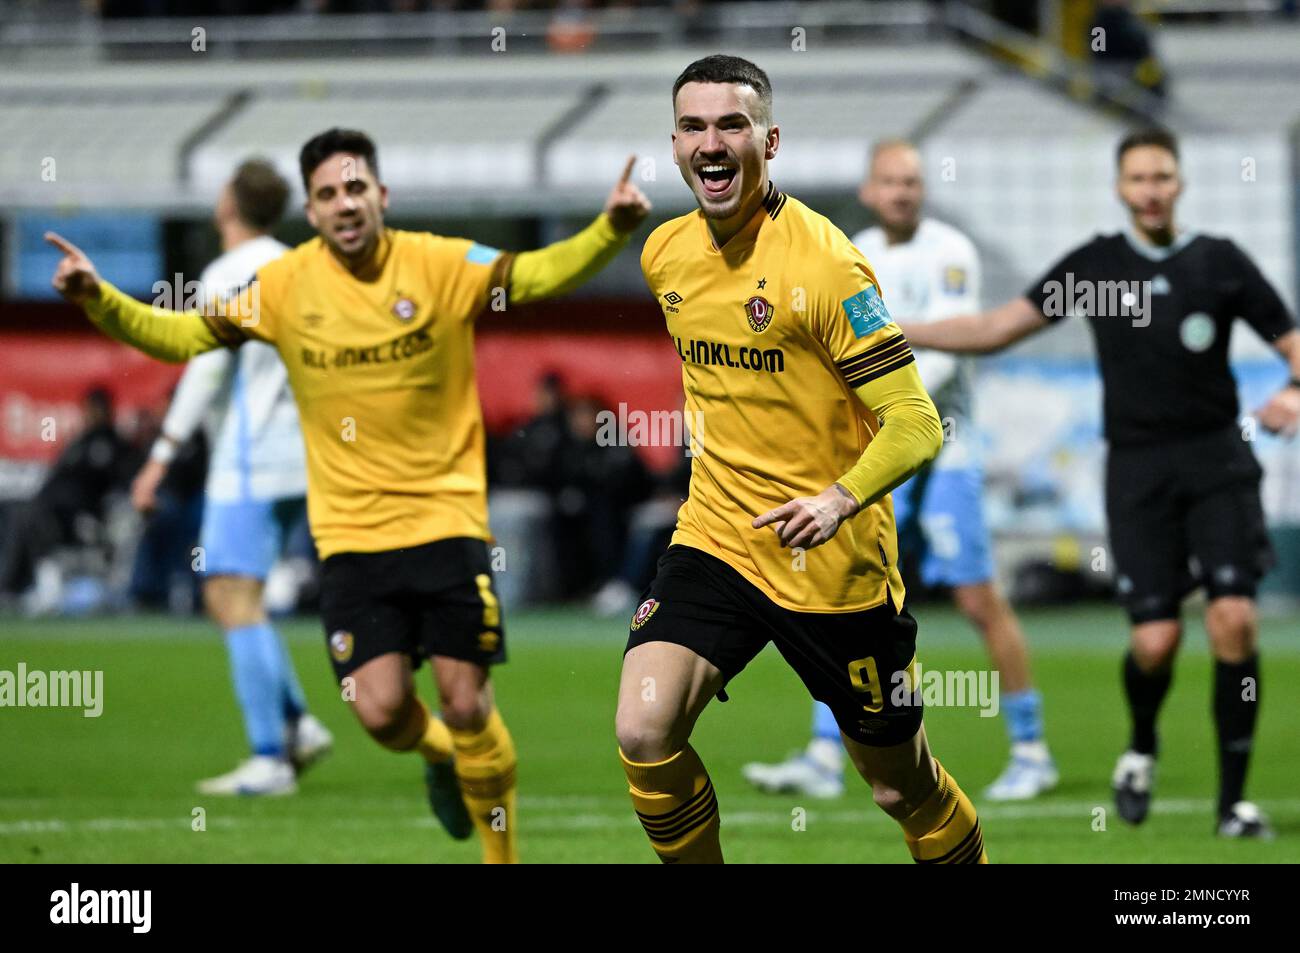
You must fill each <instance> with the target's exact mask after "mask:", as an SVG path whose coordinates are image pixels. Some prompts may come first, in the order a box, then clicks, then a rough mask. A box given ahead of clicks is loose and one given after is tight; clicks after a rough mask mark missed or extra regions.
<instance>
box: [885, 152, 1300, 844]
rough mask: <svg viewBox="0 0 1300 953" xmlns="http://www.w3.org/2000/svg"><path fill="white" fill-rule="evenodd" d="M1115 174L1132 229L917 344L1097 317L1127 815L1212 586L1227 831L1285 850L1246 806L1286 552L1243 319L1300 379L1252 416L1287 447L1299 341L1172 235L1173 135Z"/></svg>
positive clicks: (1147, 794)
mask: <svg viewBox="0 0 1300 953" xmlns="http://www.w3.org/2000/svg"><path fill="white" fill-rule="evenodd" d="M1116 162H1117V166H1118V176H1117V184H1116V185H1117V191H1118V194H1119V198H1120V200H1121V201H1122V202H1123V203H1124V204H1125V205H1126V206H1127V207H1128V211H1129V214H1130V217H1131V228H1130V229H1129V230H1127V231H1126V232H1123V233H1118V234H1114V235H1099V236H1097V237H1096V238H1094V239H1093V240H1092V241H1090V242H1088V243H1086V244H1084V245H1080V246H1079V247H1078V248H1076V249H1075V250H1074V251H1072V252H1070V253H1069V254H1068V255H1066V256H1065V257H1064V258H1063V259H1061V261H1060V262H1058V263H1057V264H1056V265H1055V266H1054V267H1053V268H1052V269H1051V270H1050V271H1048V273H1047V274H1046V275H1044V276H1043V278H1042V280H1041V281H1039V282H1037V283H1035V284H1034V285H1033V286H1032V287H1031V288H1030V289H1029V290H1028V291H1027V292H1025V295H1024V296H1023V297H1020V298H1016V299H1015V300H1014V301H1011V302H1009V303H1007V304H1005V305H1002V306H1001V307H999V308H995V309H993V310H991V311H987V312H985V313H983V314H977V315H968V316H962V317H956V318H951V319H949V320H946V321H936V322H933V323H927V324H909V325H907V326H905V327H904V328H903V331H904V333H905V334H906V335H907V338H908V340H909V341H910V342H911V344H912V346H913V347H929V348H935V349H938V350H943V351H953V352H961V353H977V354H978V353H988V352H990V351H996V350H999V349H1001V348H1004V347H1006V346H1008V345H1010V344H1013V343H1014V342H1016V341H1018V340H1020V339H1021V338H1023V337H1027V336H1028V335H1030V334H1033V333H1034V332H1036V331H1041V330H1043V329H1044V328H1046V327H1049V326H1051V325H1052V324H1054V323H1055V322H1057V321H1059V320H1061V319H1062V318H1065V317H1069V316H1072V315H1078V316H1082V317H1086V318H1087V319H1088V323H1089V324H1090V325H1091V327H1092V331H1093V335H1094V336H1095V338H1096V343H1097V358H1098V362H1099V364H1100V369H1101V379H1102V389H1103V392H1104V395H1105V396H1104V402H1103V418H1104V423H1105V434H1106V439H1107V441H1108V442H1109V453H1108V455H1107V462H1106V515H1107V521H1108V522H1109V524H1110V540H1111V549H1112V551H1113V553H1114V557H1115V564H1116V568H1117V588H1118V591H1119V595H1120V598H1121V599H1122V601H1123V603H1124V606H1125V608H1126V609H1127V610H1128V614H1129V618H1130V619H1131V621H1132V625H1133V629H1132V642H1131V645H1130V648H1129V651H1128V654H1127V655H1126V656H1125V658H1124V670H1123V681H1124V692H1125V695H1126V697H1127V698H1128V706H1129V713H1130V715H1131V718H1132V722H1133V735H1132V740H1131V741H1130V743H1129V750H1127V751H1126V752H1125V753H1124V754H1123V755H1121V756H1120V759H1119V762H1118V764H1117V765H1116V767H1115V774H1114V780H1113V783H1114V788H1115V800H1116V806H1117V808H1118V810H1119V813H1120V816H1121V817H1123V818H1124V819H1125V820H1126V821H1129V822H1130V823H1133V824H1138V823H1141V822H1142V821H1143V820H1144V819H1145V818H1146V815H1147V809H1148V807H1149V806H1150V801H1151V790H1152V784H1153V781H1154V776H1155V757H1156V752H1157V743H1156V715H1157V713H1158V712H1159V710H1160V705H1161V703H1162V702H1163V701H1164V697H1165V694H1166V693H1167V692H1168V690H1169V684H1170V681H1171V679H1172V676H1173V661H1174V655H1175V654H1176V653H1177V651H1178V643H1179V640H1180V639H1181V637H1182V623H1181V619H1180V604H1181V602H1182V600H1183V598H1184V597H1185V596H1186V595H1187V594H1188V593H1190V592H1191V591H1192V590H1194V589H1196V588H1197V587H1201V586H1203V587H1204V588H1205V590H1206V594H1207V596H1208V600H1209V601H1208V605H1207V607H1206V612H1205V627H1206V630H1207V631H1208V632H1209V637H1210V648H1211V651H1212V652H1213V655H1214V659H1215V664H1214V720H1215V726H1216V729H1217V733H1218V742H1219V801H1218V825H1217V830H1218V832H1219V834H1221V835H1223V836H1226V837H1271V836H1272V832H1271V830H1270V829H1269V826H1268V822H1267V820H1266V819H1265V818H1264V817H1263V815H1262V814H1261V813H1260V812H1259V809H1258V808H1257V807H1255V805H1254V804H1252V803H1250V802H1249V801H1246V800H1245V799H1244V796H1243V792H1244V788H1245V783H1246V768H1247V765H1248V762H1249V760H1250V749H1251V745H1252V742H1253V738H1254V732H1255V717H1256V713H1257V712H1258V710H1259V702H1258V699H1259V654H1258V649H1257V645H1256V643H1257V628H1258V626H1257V622H1256V616H1255V587H1256V585H1257V583H1258V582H1259V580H1260V578H1261V577H1262V576H1263V575H1264V573H1265V572H1266V571H1267V569H1268V568H1269V566H1270V565H1271V563H1272V551H1271V549H1270V547H1269V542H1268V536H1267V532H1266V529H1265V525H1264V512H1263V507H1262V505H1261V503H1260V496H1259V484H1260V478H1261V475H1262V471H1261V470H1260V467H1259V464H1258V463H1257V462H1256V460H1255V455H1254V454H1253V453H1252V452H1251V449H1250V445H1249V443H1248V440H1249V438H1250V437H1251V435H1252V434H1251V432H1250V431H1249V430H1246V429H1244V428H1242V427H1241V426H1240V425H1239V422H1238V413H1239V408H1238V405H1237V387H1236V381H1235V380H1234V379H1233V376H1232V372H1231V370H1230V369H1229V366H1228V339H1229V336H1230V334H1231V331H1232V325H1233V321H1234V320H1235V319H1236V318H1242V319H1244V320H1245V321H1246V323H1247V324H1249V325H1250V326H1251V327H1252V328H1253V329H1254V330H1255V332H1256V333H1257V334H1259V335H1260V337H1262V338H1263V339H1264V340H1265V341H1267V342H1268V343H1269V344H1271V345H1272V346H1273V347H1274V348H1276V349H1277V351H1278V353H1279V354H1281V355H1282V357H1283V358H1284V359H1285V360H1286V361H1287V363H1288V365H1289V367H1290V382H1289V383H1288V384H1287V385H1286V386H1285V387H1283V388H1282V389H1281V390H1279V391H1278V392H1277V393H1276V394H1274V395H1273V397H1272V398H1271V399H1270V400H1269V401H1268V402H1267V403H1266V404H1265V405H1264V406H1263V407H1261V408H1259V409H1258V410H1257V411H1256V414H1255V416H1256V418H1257V420H1258V422H1259V425H1260V426H1262V427H1264V428H1266V429H1267V430H1269V431H1272V432H1274V433H1283V434H1288V435H1289V434H1293V433H1294V432H1295V431H1296V427H1297V423H1298V422H1300V333H1298V332H1297V330H1296V325H1295V320H1294V318H1293V317H1292V316H1291V315H1290V314H1289V313H1288V311H1287V309H1286V306H1285V305H1284V304H1283V303H1282V300H1281V299H1280V298H1279V297H1278V294H1277V292H1276V291H1275V290H1274V289H1273V287H1272V286H1271V285H1270V284H1269V283H1268V281H1267V280H1265V278H1264V277H1263V275H1261V274H1260V272H1259V269H1258V268H1257V267H1256V266H1255V264H1254V262H1252V261H1251V260H1250V259H1249V258H1247V257H1246V255H1245V254H1244V253H1243V252H1242V251H1241V249H1240V248H1238V247H1237V246H1236V245H1234V244H1233V243H1232V242H1231V241H1229V240H1227V239H1226V238H1213V237H1210V236H1208V235H1202V234H1198V233H1196V232H1192V231H1184V230H1182V229H1179V228H1178V227H1177V226H1176V225H1175V223H1174V205H1175V203H1176V202H1177V200H1178V197H1179V195H1180V194H1181V192H1182V188H1183V183H1182V179H1181V178H1180V175H1179V168H1178V143H1177V140H1175V138H1174V137H1173V136H1172V135H1171V134H1170V133H1168V132H1166V131H1164V130H1160V129H1148V130H1143V131H1138V132H1134V133H1131V134H1130V135H1128V136H1126V137H1125V138H1124V140H1123V141H1122V142H1121V143H1120V144H1119V149H1118V151H1117V155H1116Z"/></svg>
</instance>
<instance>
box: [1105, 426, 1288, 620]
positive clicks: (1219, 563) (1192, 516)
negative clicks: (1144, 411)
mask: <svg viewBox="0 0 1300 953" xmlns="http://www.w3.org/2000/svg"><path fill="white" fill-rule="evenodd" d="M1262 475H1263V473H1262V471H1261V469H1260V466H1259V463H1258V462H1257V461H1256V460H1255V455H1254V454H1253V453H1252V452H1251V450H1250V445H1249V444H1248V443H1247V442H1246V441H1245V440H1243V439H1242V435H1241V432H1240V431H1239V430H1237V428H1236V427H1229V428H1228V429H1226V430H1220V431H1215V432H1213V433H1209V434H1204V435H1200V436H1196V437H1191V438H1187V439H1184V440H1179V441H1176V442H1172V443H1162V444H1158V445H1154V446H1142V447H1111V449H1110V452H1109V453H1108V455H1107V458H1106V516H1107V521H1108V522H1109V524H1110V540H1111V549H1112V550H1113V551H1114V555H1115V567H1116V588H1117V590H1118V593H1119V597H1120V600H1121V601H1122V602H1123V604H1124V607H1125V608H1126V609H1127V610H1128V614H1129V618H1130V619H1131V620H1132V621H1133V623H1134V624H1137V623H1140V622H1154V621H1158V620H1162V619H1177V618H1178V615H1179V605H1180V604H1181V602H1182V600H1183V598H1184V597H1185V596H1186V595H1187V594H1188V593H1189V592H1191V591H1192V590H1193V589H1196V588H1198V587H1201V586H1204V587H1205V590H1206V594H1207V595H1208V596H1209V597H1210V598H1215V597H1218V596H1250V597H1254V595H1255V590H1256V587H1257V586H1258V584H1259V580H1260V579H1261V578H1263V576H1264V574H1265V573H1266V572H1268V570H1269V568H1270V567H1271V566H1272V565H1273V550H1272V547H1271V545H1270V544H1269V539H1268V531H1267V528H1266V526H1265V523H1264V508H1263V506H1262V504H1261V503H1260V497H1259V484H1260V479H1261V477H1262Z"/></svg>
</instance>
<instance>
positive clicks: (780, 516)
mask: <svg viewBox="0 0 1300 953" xmlns="http://www.w3.org/2000/svg"><path fill="white" fill-rule="evenodd" d="M793 506H794V502H793V501H791V502H789V503H782V504H781V505H780V506H778V507H777V508H776V509H774V510H768V511H767V512H766V513H764V514H763V515H762V516H759V517H758V518H756V519H755V520H754V523H753V526H754V529H762V528H763V527H764V526H767V525H768V524H769V523H775V522H776V521H777V520H784V519H786V518H787V517H788V516H789V515H790V512H791V507H793Z"/></svg>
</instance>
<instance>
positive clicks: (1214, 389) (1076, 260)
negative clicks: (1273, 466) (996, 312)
mask: <svg viewBox="0 0 1300 953" xmlns="http://www.w3.org/2000/svg"><path fill="white" fill-rule="evenodd" d="M1025 297H1027V298H1028V299H1029V300H1030V301H1032V302H1033V303H1034V305H1035V307H1037V308H1038V310H1039V311H1041V312H1042V313H1043V315H1044V316H1045V317H1046V318H1047V319H1048V320H1050V321H1059V320H1060V319H1062V318H1065V317H1070V316H1074V315H1078V316H1083V317H1086V318H1087V319H1088V322H1089V324H1091V325H1092V332H1093V335H1094V336H1095V338H1096V341H1097V358H1098V362H1099V364H1100V365H1101V380H1102V390H1103V393H1104V399H1103V420H1104V424H1105V433H1106V438H1107V439H1108V440H1109V441H1110V442H1111V443H1112V444H1114V445H1123V446H1132V445H1136V444H1151V443H1163V442H1167V441H1170V440H1178V439H1182V438H1185V437H1190V436H1195V435H1197V434H1203V433H1207V432H1210V431H1213V430H1218V429H1221V428H1223V427H1227V426H1230V425H1233V424H1235V422H1236V420H1237V415H1238V412H1239V407H1238V404H1237V385H1236V381H1235V379H1234V378H1233V376H1232V371H1231V370H1230V369H1229V367H1228V339H1229V336H1230V334H1231V331H1232V322H1233V319H1235V318H1244V319H1245V321H1246V323H1248V324H1249V325H1250V326H1251V327H1252V328H1254V329H1255V331H1256V332H1257V333H1258V334H1259V335H1260V337H1262V338H1263V339H1264V340H1265V341H1269V342H1272V341H1275V340H1277V338H1279V337H1281V336H1282V335H1283V334H1285V333H1286V332H1287V331H1289V330H1291V329H1293V328H1294V327H1295V321H1294V319H1293V318H1292V317H1291V315H1290V313H1289V312H1288V311H1287V309H1286V305H1285V304H1283V303H1282V299H1281V298H1279V297H1278V294H1277V292H1276V291H1275V290H1274V289H1273V286H1272V285H1270V284H1269V283H1268V281H1267V279H1265V278H1264V276H1263V275H1262V274H1260V272H1259V269H1258V268H1256V267H1255V263H1254V262H1252V261H1251V260H1250V259H1249V258H1247V257H1246V255H1245V254H1244V253H1243V252H1242V251H1241V249H1240V248H1238V247H1237V246H1236V245H1234V244H1233V243H1232V242H1231V241H1229V240H1228V239H1226V238H1211V237H1209V236H1206V235H1197V234H1194V233H1185V234H1183V235H1182V236H1180V237H1179V238H1178V239H1177V240H1176V241H1175V242H1174V243H1173V244H1172V245H1170V246H1168V247H1167V248H1160V247H1156V246H1153V245H1149V244H1147V243H1145V242H1142V241H1140V240H1139V239H1137V238H1136V237H1133V236H1132V235H1129V234H1122V233H1121V234H1115V235H1098V236H1097V237H1096V238H1094V239H1093V240H1092V241H1090V242H1088V243H1087V244H1086V245H1081V246H1079V247H1078V248H1076V249H1075V250H1074V251H1072V252H1070V253H1069V254H1067V255H1066V256H1065V257H1064V258H1062V259H1061V260H1060V261H1059V262H1057V263H1056V264H1055V265H1054V266H1053V267H1052V268H1051V269H1050V270H1049V271H1048V272H1047V274H1045V275H1044V276H1043V277H1042V279H1041V280H1039V281H1038V282H1037V283H1035V284H1034V285H1033V286H1032V287H1030V288H1029V289H1028V290H1027V291H1026V292H1025Z"/></svg>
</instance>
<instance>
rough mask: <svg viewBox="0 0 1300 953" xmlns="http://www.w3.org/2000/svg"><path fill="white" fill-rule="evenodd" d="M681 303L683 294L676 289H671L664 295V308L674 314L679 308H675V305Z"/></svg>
mask: <svg viewBox="0 0 1300 953" xmlns="http://www.w3.org/2000/svg"><path fill="white" fill-rule="evenodd" d="M681 303H682V296H681V295H679V294H678V293H677V292H676V291H670V292H668V293H667V294H666V295H664V310H666V311H671V312H672V313H673V314H676V313H677V308H675V307H674V305H679V304H681Z"/></svg>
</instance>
